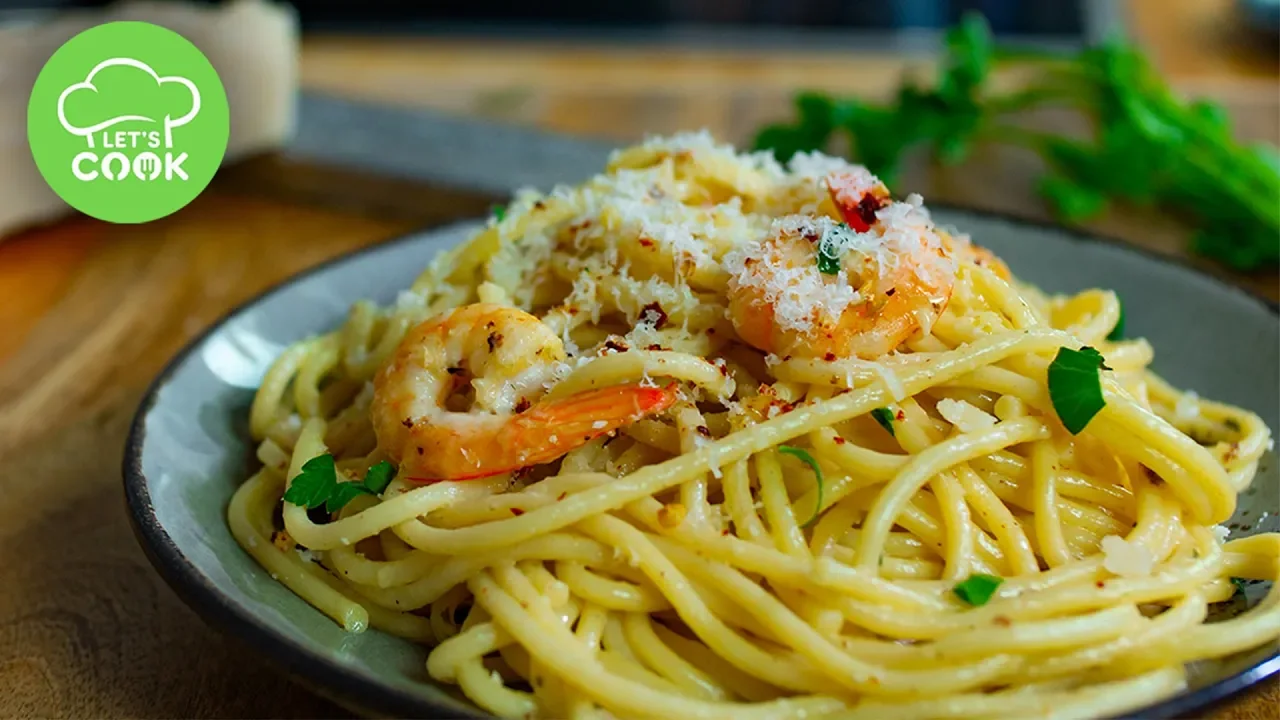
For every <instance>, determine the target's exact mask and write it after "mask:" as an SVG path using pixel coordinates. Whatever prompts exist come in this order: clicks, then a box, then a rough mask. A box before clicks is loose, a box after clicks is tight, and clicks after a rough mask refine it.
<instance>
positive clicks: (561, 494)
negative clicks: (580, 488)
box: [556, 492, 569, 502]
mask: <svg viewBox="0 0 1280 720" xmlns="http://www.w3.org/2000/svg"><path fill="white" fill-rule="evenodd" d="M567 497H569V493H568V492H562V493H560V494H559V495H557V496H556V502H560V501H561V500H563V499H565V498H567Z"/></svg>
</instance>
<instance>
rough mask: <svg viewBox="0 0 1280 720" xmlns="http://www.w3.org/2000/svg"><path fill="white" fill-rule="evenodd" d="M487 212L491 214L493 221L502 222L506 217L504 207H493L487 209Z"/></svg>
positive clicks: (505, 208)
mask: <svg viewBox="0 0 1280 720" xmlns="http://www.w3.org/2000/svg"><path fill="white" fill-rule="evenodd" d="M489 212H490V213H492V214H493V219H494V220H497V221H498V222H502V218H504V217H506V216H507V207H506V206H505V205H494V206H493V207H492V208H490V209H489Z"/></svg>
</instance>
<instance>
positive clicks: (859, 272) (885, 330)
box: [726, 173, 956, 359]
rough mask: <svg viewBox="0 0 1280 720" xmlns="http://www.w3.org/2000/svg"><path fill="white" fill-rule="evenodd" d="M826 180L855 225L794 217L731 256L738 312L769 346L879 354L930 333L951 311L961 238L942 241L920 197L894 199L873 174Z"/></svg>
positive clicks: (733, 303) (733, 314)
mask: <svg viewBox="0 0 1280 720" xmlns="http://www.w3.org/2000/svg"><path fill="white" fill-rule="evenodd" d="M868 178H870V180H871V181H869V180H868ZM872 181H873V182H872ZM826 182H827V188H828V192H829V194H830V197H831V200H832V202H833V204H834V206H835V208H836V210H837V212H838V214H839V215H840V216H841V219H843V220H844V221H845V223H846V224H841V223H840V222H837V221H836V220H833V219H832V218H830V217H827V216H818V217H807V216H802V215H792V216H787V217H784V218H780V219H779V220H778V221H777V222H775V223H774V227H773V230H772V231H771V233H770V235H769V236H768V237H767V238H766V239H765V240H764V241H763V242H761V243H760V244H759V245H758V246H752V247H749V248H747V249H746V250H745V251H739V252H738V253H737V255H736V257H735V256H731V257H729V258H726V265H727V266H728V267H729V269H730V272H731V273H732V277H731V279H730V283H729V318H730V320H731V321H732V323H733V326H734V328H735V330H736V331H737V333H738V336H739V337H741V338H742V339H743V340H744V341H745V342H747V343H748V344H750V345H752V346H753V347H756V348H758V349H760V350H764V351H765V352H769V353H773V354H777V355H791V356H797V357H821V358H827V359H834V358H837V357H860V358H864V359H874V358H877V357H880V356H882V355H885V354H888V353H890V352H892V351H893V350H894V349H896V348H897V347H898V346H899V345H901V344H902V343H903V342H905V341H906V340H908V339H909V338H910V337H911V336H912V335H913V334H915V333H917V332H919V333H926V334H927V333H928V332H929V330H930V329H931V328H932V326H933V323H934V322H935V321H936V320H937V319H938V317H939V316H940V315H941V314H942V312H943V310H945V309H946V306H947V303H948V302H949V301H950V299H951V292H952V290H953V288H954V286H955V277H956V259H955V258H954V257H953V253H952V251H951V248H954V247H955V244H954V243H950V244H948V243H944V242H943V240H942V238H941V237H940V236H939V233H938V231H936V230H935V229H934V227H933V225H932V223H931V222H930V221H929V218H928V215H927V214H926V213H925V212H924V211H923V210H921V209H920V207H919V203H918V201H916V200H914V199H913V200H912V201H910V202H893V201H891V200H889V196H888V191H887V190H886V189H885V188H884V186H883V185H882V184H880V183H879V181H878V180H874V177H871V176H870V175H869V174H867V173H859V174H855V173H833V174H831V175H829V176H828V177H827V180H826Z"/></svg>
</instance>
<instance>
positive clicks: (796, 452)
mask: <svg viewBox="0 0 1280 720" xmlns="http://www.w3.org/2000/svg"><path fill="white" fill-rule="evenodd" d="M778 452H780V453H785V454H787V455H791V456H793V457H797V458H799V459H800V460H801V461H803V462H804V463H805V464H806V465H808V466H809V467H810V468H812V469H813V476H814V478H815V479H816V481H817V483H818V498H817V500H816V501H814V504H813V517H811V518H809V519H808V520H807V521H806V522H805V523H804V524H803V525H801V526H800V527H802V528H807V527H809V526H810V525H812V524H813V521H814V520H817V519H818V512H819V511H821V509H822V486H823V485H824V484H826V483H825V481H824V480H823V479H822V468H820V467H818V461H817V460H814V459H813V456H812V455H810V454H809V451H808V450H804V449H802V448H798V447H792V446H790V445H779V446H778Z"/></svg>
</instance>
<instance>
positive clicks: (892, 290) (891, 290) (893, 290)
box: [884, 288, 898, 297]
mask: <svg viewBox="0 0 1280 720" xmlns="http://www.w3.org/2000/svg"><path fill="white" fill-rule="evenodd" d="M896 292H898V288H889V289H888V290H885V291H884V296H885V297H893V294H894V293H896Z"/></svg>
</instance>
